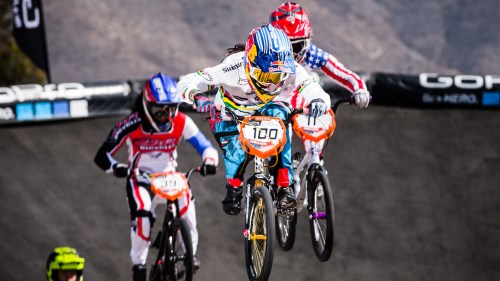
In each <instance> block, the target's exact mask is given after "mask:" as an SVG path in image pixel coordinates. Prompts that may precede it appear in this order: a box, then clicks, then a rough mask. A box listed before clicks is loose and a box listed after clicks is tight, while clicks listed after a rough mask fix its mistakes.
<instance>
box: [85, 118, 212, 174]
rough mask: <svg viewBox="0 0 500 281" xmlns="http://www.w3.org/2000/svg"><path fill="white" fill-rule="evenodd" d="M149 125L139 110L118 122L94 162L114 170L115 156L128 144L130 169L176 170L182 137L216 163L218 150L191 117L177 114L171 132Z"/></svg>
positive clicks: (151, 170) (105, 168)
mask: <svg viewBox="0 0 500 281" xmlns="http://www.w3.org/2000/svg"><path fill="white" fill-rule="evenodd" d="M148 125H149V123H148V122H147V121H145V118H143V117H141V114H140V113H139V112H134V113H132V114H130V115H129V116H127V117H126V118H125V119H123V120H122V121H120V122H118V124H116V125H115V126H114V128H113V129H112V130H111V132H110V133H109V135H108V137H107V138H106V141H105V142H104V143H103V144H102V146H101V147H100V148H99V150H98V151H97V154H96V156H95V159H94V161H95V163H96V164H97V165H98V166H99V167H100V168H101V169H103V170H105V171H106V172H108V173H110V172H112V171H113V170H112V167H113V164H115V163H117V160H116V159H115V158H114V157H113V155H114V154H115V153H116V152H117V151H118V150H119V149H120V148H121V147H122V146H123V145H124V144H126V145H127V146H128V164H129V167H130V169H134V168H140V169H141V170H143V171H145V172H149V173H153V172H164V171H175V168H176V167H177V145H178V143H179V141H180V139H181V138H184V139H186V140H187V141H188V142H189V143H190V144H191V145H193V147H194V148H195V149H196V150H197V152H198V153H199V154H200V155H201V156H202V158H203V160H205V159H207V158H211V159H213V160H214V161H215V163H217V161H218V153H217V150H216V149H215V148H213V146H212V145H211V143H210V142H209V141H208V140H207V139H206V137H205V136H204V135H203V134H202V133H201V132H200V130H199V129H198V127H197V126H196V124H195V123H194V122H193V120H192V119H191V118H190V117H189V116H187V115H185V114H183V113H181V112H179V113H177V115H176V117H175V118H174V120H173V124H172V129H171V130H170V131H169V132H156V131H153V130H152V128H150V126H148Z"/></svg>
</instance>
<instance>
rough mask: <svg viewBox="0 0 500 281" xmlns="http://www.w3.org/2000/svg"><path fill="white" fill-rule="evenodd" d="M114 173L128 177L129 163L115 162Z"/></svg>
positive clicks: (121, 176) (119, 176)
mask: <svg viewBox="0 0 500 281" xmlns="http://www.w3.org/2000/svg"><path fill="white" fill-rule="evenodd" d="M112 168H113V175H114V176H115V177H117V178H126V177H128V165H127V164H123V163H115V164H113V167H112Z"/></svg>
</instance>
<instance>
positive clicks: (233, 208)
mask: <svg viewBox="0 0 500 281" xmlns="http://www.w3.org/2000/svg"><path fill="white" fill-rule="evenodd" d="M242 193H243V192H242V189H241V188H240V187H233V186H231V185H229V184H227V185H226V197H225V198H224V200H223V201H222V209H223V210H224V213H226V214H227V215H230V216H236V215H237V214H239V213H240V211H241V198H243V196H242V195H241V194H242Z"/></svg>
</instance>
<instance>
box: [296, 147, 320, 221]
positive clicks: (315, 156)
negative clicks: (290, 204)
mask: <svg viewBox="0 0 500 281" xmlns="http://www.w3.org/2000/svg"><path fill="white" fill-rule="evenodd" d="M322 148H323V141H320V142H313V141H311V142H310V148H309V149H308V150H307V151H306V154H305V155H304V157H303V158H302V161H300V163H299V165H298V166H297V168H296V169H295V172H294V174H293V183H294V190H295V197H296V198H297V213H300V212H301V211H302V209H303V208H304V202H305V198H306V194H307V186H306V184H307V181H306V177H307V175H308V173H309V169H310V167H312V166H313V165H315V164H317V165H319V164H320V158H319V154H320V153H321V150H322Z"/></svg>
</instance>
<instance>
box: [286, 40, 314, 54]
mask: <svg viewBox="0 0 500 281" xmlns="http://www.w3.org/2000/svg"><path fill="white" fill-rule="evenodd" d="M290 42H291V43H292V50H293V56H294V58H295V59H297V58H302V57H303V56H304V54H305V53H306V51H307V49H309V42H310V41H309V38H304V39H296V40H290Z"/></svg>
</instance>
